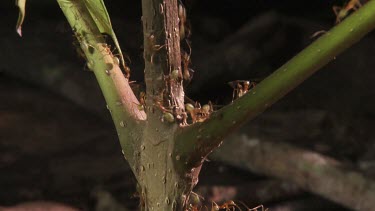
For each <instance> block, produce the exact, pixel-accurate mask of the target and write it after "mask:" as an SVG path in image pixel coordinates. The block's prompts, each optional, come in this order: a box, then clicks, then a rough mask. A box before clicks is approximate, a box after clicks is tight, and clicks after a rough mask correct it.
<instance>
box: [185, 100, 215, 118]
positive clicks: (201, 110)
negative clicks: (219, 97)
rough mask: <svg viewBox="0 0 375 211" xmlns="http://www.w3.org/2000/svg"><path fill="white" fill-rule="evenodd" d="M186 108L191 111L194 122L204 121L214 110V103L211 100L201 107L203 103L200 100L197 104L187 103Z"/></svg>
mask: <svg viewBox="0 0 375 211" xmlns="http://www.w3.org/2000/svg"><path fill="white" fill-rule="evenodd" d="M185 109H186V111H188V112H189V114H190V117H191V119H192V121H193V123H196V122H204V121H205V120H206V119H207V118H208V117H210V115H211V113H212V112H213V105H212V103H211V101H209V102H208V104H206V105H203V107H201V104H200V103H198V102H196V103H195V106H193V105H192V104H190V103H187V104H186V105H185Z"/></svg>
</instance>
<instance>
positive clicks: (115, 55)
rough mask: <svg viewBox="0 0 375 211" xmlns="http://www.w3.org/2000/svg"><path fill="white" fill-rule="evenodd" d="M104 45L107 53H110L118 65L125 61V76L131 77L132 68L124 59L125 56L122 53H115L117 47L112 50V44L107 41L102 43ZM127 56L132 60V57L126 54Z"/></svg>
mask: <svg viewBox="0 0 375 211" xmlns="http://www.w3.org/2000/svg"><path fill="white" fill-rule="evenodd" d="M102 46H103V47H104V51H105V52H106V53H107V55H110V56H111V57H112V59H113V63H114V64H115V65H117V66H120V63H123V68H124V71H125V77H126V78H129V77H130V68H129V67H128V66H126V64H125V61H123V58H122V54H113V52H114V51H116V47H114V49H113V50H111V45H109V44H107V43H102ZM118 56H120V58H121V62H120V59H119V57H118ZM126 58H127V59H128V60H129V61H131V60H130V58H129V57H128V56H127V55H126Z"/></svg>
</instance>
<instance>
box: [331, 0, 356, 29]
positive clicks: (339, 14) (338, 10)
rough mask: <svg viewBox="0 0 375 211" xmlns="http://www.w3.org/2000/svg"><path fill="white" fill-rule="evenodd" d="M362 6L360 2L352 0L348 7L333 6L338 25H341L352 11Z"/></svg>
mask: <svg viewBox="0 0 375 211" xmlns="http://www.w3.org/2000/svg"><path fill="white" fill-rule="evenodd" d="M361 6H362V4H361V2H360V0H350V1H349V2H348V3H347V4H346V5H344V6H342V7H339V6H333V7H332V9H333V12H334V13H335V15H336V24H337V23H340V22H341V21H342V20H343V19H344V18H345V17H346V16H347V15H348V14H349V12H350V10H357V9H359V8H360V7H361Z"/></svg>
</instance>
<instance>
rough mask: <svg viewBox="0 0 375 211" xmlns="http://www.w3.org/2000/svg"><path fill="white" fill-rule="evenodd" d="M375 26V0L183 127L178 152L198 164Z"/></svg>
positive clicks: (179, 136)
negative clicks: (205, 116)
mask: <svg viewBox="0 0 375 211" xmlns="http://www.w3.org/2000/svg"><path fill="white" fill-rule="evenodd" d="M374 28H375V1H369V2H368V3H367V4H366V5H365V6H363V7H362V8H361V9H359V10H358V11H357V12H355V13H353V14H352V15H351V16H350V17H348V18H346V19H345V20H344V21H343V22H342V23H340V24H339V25H337V26H336V27H334V28H332V30H330V31H329V32H327V33H325V34H324V35H323V36H322V37H320V38H319V39H318V40H316V41H315V42H314V43H312V44H311V45H310V46H308V47H307V48H305V49H304V50H303V51H302V52H300V53H299V54H298V55H296V56H295V57H294V58H292V59H291V60H290V61H289V62H287V63H286V64H284V65H283V66H281V67H280V68H279V69H277V70H276V71H275V72H274V73H273V74H271V75H270V76H269V77H267V78H266V79H264V80H263V81H262V82H261V83H260V84H259V85H258V86H257V87H256V88H254V89H251V90H250V91H249V92H248V93H247V94H246V95H245V96H243V97H241V98H239V99H237V100H236V101H235V102H233V103H232V104H230V105H228V106H226V107H224V108H222V109H220V110H219V111H217V112H215V113H213V114H212V115H211V117H210V118H209V119H208V120H206V121H205V122H203V123H196V124H194V125H192V126H190V127H186V128H182V130H181V131H180V133H179V134H178V135H177V138H176V139H177V145H178V146H177V150H176V152H175V154H177V155H179V156H180V157H181V158H182V159H184V160H185V161H186V162H188V163H190V165H191V166H197V165H199V164H200V163H201V162H202V158H204V157H206V156H207V155H208V154H209V153H210V152H211V151H212V150H213V149H215V148H216V147H217V146H218V145H219V144H220V143H221V141H222V140H223V138H224V137H225V136H227V134H230V131H232V130H234V129H236V128H238V127H239V126H241V125H242V124H243V123H244V122H246V121H248V120H251V119H253V118H254V117H256V116H257V115H259V114H260V113H262V112H263V111H264V110H265V109H267V108H268V107H269V106H271V105H272V104H273V103H275V102H276V101H277V100H279V99H280V98H282V97H283V96H284V95H286V94H287V93H288V92H290V91H291V90H292V89H294V88H295V87H296V86H298V85H299V84H300V83H302V82H303V81H304V80H305V79H307V78H308V77H309V76H311V75H312V74H313V73H315V72H316V71H317V70H319V69H320V68H321V67H323V66H324V65H326V64H327V63H328V62H330V61H331V60H333V59H334V58H335V56H337V55H338V54H340V53H341V52H343V51H344V50H345V49H347V48H348V47H349V46H351V45H353V44H354V43H356V42H357V41H359V40H360V39H361V38H362V37H363V36H365V35H366V34H367V33H369V32H370V31H371V30H372V29H374Z"/></svg>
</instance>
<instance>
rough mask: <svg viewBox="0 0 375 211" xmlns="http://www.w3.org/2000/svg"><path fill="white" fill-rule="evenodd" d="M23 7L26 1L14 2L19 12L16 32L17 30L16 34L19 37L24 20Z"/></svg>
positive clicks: (18, 0)
mask: <svg viewBox="0 0 375 211" xmlns="http://www.w3.org/2000/svg"><path fill="white" fill-rule="evenodd" d="M25 5H26V0H16V6H17V7H18V8H19V10H20V12H19V15H18V20H17V25H16V30H17V33H18V34H19V35H20V37H22V29H21V28H22V23H23V20H24V19H25Z"/></svg>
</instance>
